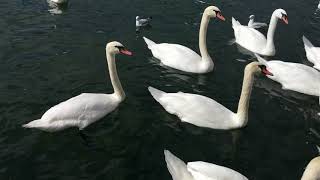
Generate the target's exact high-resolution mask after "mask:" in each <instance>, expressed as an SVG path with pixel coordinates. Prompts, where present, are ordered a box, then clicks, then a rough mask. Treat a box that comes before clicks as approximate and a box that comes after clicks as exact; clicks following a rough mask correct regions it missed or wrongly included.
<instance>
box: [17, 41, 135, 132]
mask: <svg viewBox="0 0 320 180" xmlns="http://www.w3.org/2000/svg"><path fill="white" fill-rule="evenodd" d="M117 54H124V55H128V56H131V55H132V52H130V51H129V50H127V49H126V48H125V47H124V46H123V45H122V44H121V43H120V42H117V41H112V42H109V43H108V44H107V45H106V57H107V64H108V69H109V75H110V79H111V83H112V86H113V89H114V93H112V94H95V93H82V94H80V95H78V96H75V97H72V98H70V99H68V100H66V101H64V102H61V103H59V104H58V105H55V106H53V107H51V108H50V109H49V110H47V111H46V112H45V113H44V114H43V115H42V117H41V118H40V119H37V120H34V121H31V122H29V123H27V124H24V125H23V126H22V127H24V128H35V129H39V130H43V131H47V132H56V131H61V130H64V129H67V128H70V127H77V128H79V130H83V129H84V128H86V127H87V126H89V125H90V124H92V123H94V122H96V121H98V120H100V119H101V118H102V117H104V116H106V115H107V114H109V113H110V112H112V111H114V110H115V109H116V108H117V107H118V106H119V104H120V103H121V102H122V101H124V99H125V97H126V95H125V92H124V90H123V88H122V86H121V82H120V80H119V77H118V73H117V69H116V60H115V56H116V55H117Z"/></svg>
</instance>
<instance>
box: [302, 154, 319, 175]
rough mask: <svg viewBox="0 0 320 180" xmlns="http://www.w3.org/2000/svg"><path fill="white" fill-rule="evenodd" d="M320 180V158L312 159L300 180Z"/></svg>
mask: <svg viewBox="0 0 320 180" xmlns="http://www.w3.org/2000/svg"><path fill="white" fill-rule="evenodd" d="M318 179H320V157H319V156H318V157H315V158H313V159H312V160H311V161H310V162H309V164H308V165H307V167H306V169H305V171H304V172H303V175H302V178H301V180H318Z"/></svg>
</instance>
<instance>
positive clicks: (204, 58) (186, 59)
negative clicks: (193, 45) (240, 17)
mask: <svg viewBox="0 0 320 180" xmlns="http://www.w3.org/2000/svg"><path fill="white" fill-rule="evenodd" d="M213 17H217V18H219V19H221V20H223V21H224V20H225V19H224V17H223V16H222V15H221V12H220V10H219V8H217V7H215V6H209V7H207V8H206V9H205V10H204V13H203V15H202V20H201V25H200V31H199V48H200V53H201V56H199V55H198V54H197V53H196V52H194V51H193V50H191V49H189V48H187V47H185V46H182V45H179V44H168V43H161V44H156V43H154V42H153V41H151V40H149V39H147V38H145V37H143V38H144V40H145V42H146V44H147V45H148V48H149V49H150V50H151V52H152V54H153V56H154V57H156V58H157V59H159V60H160V61H161V62H162V64H164V65H166V66H169V67H172V68H175V69H178V70H181V71H185V72H191V73H207V72H210V71H212V70H213V66H214V64H213V62H212V59H211V57H210V55H209V53H208V50H207V40H206V37H207V28H208V24H209V21H210V18H213Z"/></svg>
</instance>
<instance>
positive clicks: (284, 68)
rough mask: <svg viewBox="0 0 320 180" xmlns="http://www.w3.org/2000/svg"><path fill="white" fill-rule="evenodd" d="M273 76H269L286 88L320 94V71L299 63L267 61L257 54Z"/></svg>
mask: <svg viewBox="0 0 320 180" xmlns="http://www.w3.org/2000/svg"><path fill="white" fill-rule="evenodd" d="M256 56H257V58H258V61H259V62H261V63H262V64H264V65H265V66H266V67H267V69H268V71H269V72H271V73H272V74H273V76H267V77H268V78H270V79H272V80H274V81H276V82H278V83H280V84H281V85H282V88H283V89H285V90H292V91H296V92H300V93H303V94H307V95H312V96H320V72H319V71H317V70H316V69H314V68H312V67H309V66H306V65H304V64H299V63H291V62H283V61H275V60H273V61H266V60H265V59H263V58H262V57H260V56H258V55H256Z"/></svg>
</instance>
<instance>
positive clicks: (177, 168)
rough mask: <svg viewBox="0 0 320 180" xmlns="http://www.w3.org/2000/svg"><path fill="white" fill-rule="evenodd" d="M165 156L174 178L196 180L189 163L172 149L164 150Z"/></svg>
mask: <svg viewBox="0 0 320 180" xmlns="http://www.w3.org/2000/svg"><path fill="white" fill-rule="evenodd" d="M164 157H165V160H166V163H167V168H168V170H169V172H170V174H171V176H172V180H194V179H193V177H192V175H191V173H190V172H189V171H188V169H187V165H186V164H185V163H184V162H183V161H182V160H181V159H179V158H178V157H176V156H175V155H173V154H172V153H171V152H170V151H168V150H164Z"/></svg>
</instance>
